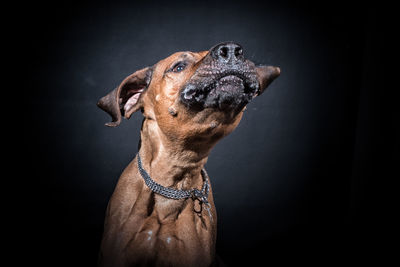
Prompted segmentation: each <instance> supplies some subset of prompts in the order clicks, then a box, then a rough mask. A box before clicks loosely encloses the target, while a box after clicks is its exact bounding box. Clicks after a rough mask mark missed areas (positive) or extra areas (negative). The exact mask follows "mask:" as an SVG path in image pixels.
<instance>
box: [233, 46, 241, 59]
mask: <svg viewBox="0 0 400 267" xmlns="http://www.w3.org/2000/svg"><path fill="white" fill-rule="evenodd" d="M235 56H236V57H239V56H243V49H242V48H241V47H240V46H238V47H236V48H235Z"/></svg>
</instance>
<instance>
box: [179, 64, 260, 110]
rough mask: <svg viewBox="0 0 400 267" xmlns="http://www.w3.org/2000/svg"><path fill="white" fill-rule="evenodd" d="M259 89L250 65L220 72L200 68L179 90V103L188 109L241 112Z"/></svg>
mask: <svg viewBox="0 0 400 267" xmlns="http://www.w3.org/2000/svg"><path fill="white" fill-rule="evenodd" d="M258 88H259V84H258V80H257V76H256V72H255V70H254V68H253V66H252V65H249V64H243V65H241V66H234V67H230V68H226V67H225V68H224V69H222V70H221V69H219V70H210V69H209V68H202V69H199V70H198V71H197V72H196V74H195V75H194V76H193V77H192V78H191V79H190V80H189V82H188V83H187V84H186V86H185V87H184V88H183V90H182V91H181V101H182V102H183V103H184V104H185V105H187V106H188V107H190V108H197V109H204V108H216V109H220V110H227V109H242V108H243V107H244V106H245V105H246V104H247V103H249V102H250V101H251V99H252V98H253V97H254V95H255V94H256V92H257V90H258Z"/></svg>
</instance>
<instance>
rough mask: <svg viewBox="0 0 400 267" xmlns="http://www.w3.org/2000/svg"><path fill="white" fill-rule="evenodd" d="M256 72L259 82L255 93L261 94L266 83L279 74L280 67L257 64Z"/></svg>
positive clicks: (266, 85)
mask: <svg viewBox="0 0 400 267" xmlns="http://www.w3.org/2000/svg"><path fill="white" fill-rule="evenodd" d="M256 72H257V79H258V82H259V83H260V88H259V89H258V92H257V95H261V94H262V93H263V92H264V91H265V89H266V88H267V87H268V85H270V84H271V83H272V81H273V80H275V79H276V78H277V77H278V76H279V75H280V74H281V69H280V68H278V67H273V66H257V67H256Z"/></svg>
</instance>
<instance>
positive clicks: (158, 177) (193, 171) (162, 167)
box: [139, 120, 210, 190]
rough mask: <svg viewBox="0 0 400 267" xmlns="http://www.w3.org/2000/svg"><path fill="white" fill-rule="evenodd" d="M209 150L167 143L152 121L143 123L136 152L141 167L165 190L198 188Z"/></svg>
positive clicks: (172, 141)
mask: <svg viewBox="0 0 400 267" xmlns="http://www.w3.org/2000/svg"><path fill="white" fill-rule="evenodd" d="M209 151H210V149H204V150H203V151H195V150H192V149H187V148H185V146H184V144H183V143H182V140H169V139H168V138H167V137H166V136H165V135H163V133H162V131H161V130H160V129H159V128H158V126H157V124H156V123H155V122H153V121H151V120H150V121H149V120H145V121H144V123H143V127H142V131H141V147H140V151H139V153H140V156H141V159H142V165H143V168H144V169H145V170H146V171H147V172H148V174H149V175H150V177H151V178H152V179H153V180H154V181H155V182H157V183H159V184H161V185H163V186H165V187H172V188H176V189H180V190H188V189H192V188H198V189H201V186H202V184H203V178H202V175H201V169H202V168H203V167H204V165H205V163H206V162H207V158H208V153H209ZM153 170H157V172H153Z"/></svg>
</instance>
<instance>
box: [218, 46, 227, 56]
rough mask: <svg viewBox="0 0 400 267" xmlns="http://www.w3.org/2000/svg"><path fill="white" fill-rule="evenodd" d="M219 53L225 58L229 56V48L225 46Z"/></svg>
mask: <svg viewBox="0 0 400 267" xmlns="http://www.w3.org/2000/svg"><path fill="white" fill-rule="evenodd" d="M219 55H220V56H221V57H223V58H227V57H228V48H227V47H226V46H223V47H221V48H220V49H219Z"/></svg>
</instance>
